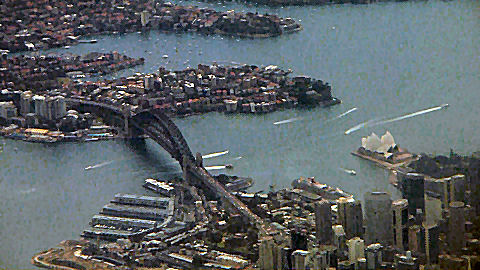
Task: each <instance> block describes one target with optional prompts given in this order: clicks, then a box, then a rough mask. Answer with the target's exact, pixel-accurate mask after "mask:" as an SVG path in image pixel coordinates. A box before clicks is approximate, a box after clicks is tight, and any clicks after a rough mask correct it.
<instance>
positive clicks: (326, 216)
mask: <svg viewBox="0 0 480 270" xmlns="http://www.w3.org/2000/svg"><path fill="white" fill-rule="evenodd" d="M315 231H316V237H317V243H319V244H323V245H327V244H331V243H332V237H333V231H332V212H331V207H330V203H329V202H328V201H327V200H325V199H322V200H321V201H318V202H316V203H315Z"/></svg>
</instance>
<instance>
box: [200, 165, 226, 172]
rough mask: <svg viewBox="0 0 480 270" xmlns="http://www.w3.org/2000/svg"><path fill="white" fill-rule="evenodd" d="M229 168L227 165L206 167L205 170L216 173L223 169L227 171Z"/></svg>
mask: <svg viewBox="0 0 480 270" xmlns="http://www.w3.org/2000/svg"><path fill="white" fill-rule="evenodd" d="M226 168H227V166H225V165H218V166H208V167H205V170H207V171H214V170H223V169H226Z"/></svg>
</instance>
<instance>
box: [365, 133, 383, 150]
mask: <svg viewBox="0 0 480 270" xmlns="http://www.w3.org/2000/svg"><path fill="white" fill-rule="evenodd" d="M381 145H382V143H381V141H380V138H379V137H378V136H377V134H375V133H373V132H372V134H371V135H370V136H368V137H367V140H366V142H365V146H366V147H365V149H367V150H369V151H372V152H373V151H376V150H377V149H378V148H379V147H380V146H381Z"/></svg>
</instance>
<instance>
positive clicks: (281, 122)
mask: <svg viewBox="0 0 480 270" xmlns="http://www.w3.org/2000/svg"><path fill="white" fill-rule="evenodd" d="M302 119H303V118H301V117H294V118H290V119H286V120H282V121H278V122H275V123H273V124H274V125H282V124H288V123H291V122H295V121H298V120H302Z"/></svg>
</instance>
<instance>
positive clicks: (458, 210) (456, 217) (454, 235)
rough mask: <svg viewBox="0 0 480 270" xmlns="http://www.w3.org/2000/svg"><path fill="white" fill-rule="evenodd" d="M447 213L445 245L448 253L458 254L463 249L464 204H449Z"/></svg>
mask: <svg viewBox="0 0 480 270" xmlns="http://www.w3.org/2000/svg"><path fill="white" fill-rule="evenodd" d="M449 211H450V217H449V219H448V233H447V243H448V246H449V248H450V252H452V253H459V252H460V251H461V249H462V248H464V247H465V204H464V203H463V202H451V203H450V210H449Z"/></svg>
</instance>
